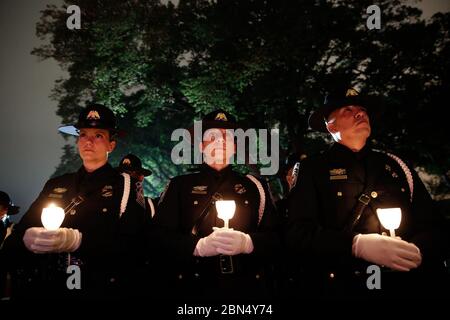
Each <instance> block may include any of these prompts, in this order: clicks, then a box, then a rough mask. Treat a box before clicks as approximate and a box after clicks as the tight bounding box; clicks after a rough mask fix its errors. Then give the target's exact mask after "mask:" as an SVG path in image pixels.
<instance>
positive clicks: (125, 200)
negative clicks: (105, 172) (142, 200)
mask: <svg viewBox="0 0 450 320" xmlns="http://www.w3.org/2000/svg"><path fill="white" fill-rule="evenodd" d="M121 174H122V176H123V180H124V183H123V196H122V201H121V202H120V214H119V217H122V214H123V213H124V212H125V210H126V209H127V204H128V198H129V197H130V180H131V179H130V175H129V174H127V173H124V172H122V173H121Z"/></svg>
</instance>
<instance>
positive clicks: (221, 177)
mask: <svg viewBox="0 0 450 320" xmlns="http://www.w3.org/2000/svg"><path fill="white" fill-rule="evenodd" d="M217 186H219V187H218V189H217ZM260 186H261V187H260V189H262V190H259V189H258V187H257V184H255V183H254V182H253V181H252V180H250V179H249V178H248V177H245V176H243V175H241V174H239V173H237V172H235V171H233V170H232V168H231V166H228V167H227V168H225V169H223V170H221V171H216V170H214V169H212V168H210V167H209V166H207V165H203V166H202V167H201V169H200V172H198V173H193V174H187V175H183V176H178V177H175V178H173V179H172V180H171V181H170V182H169V184H168V187H167V189H166V191H165V192H164V193H163V195H162V196H161V199H160V202H159V205H158V209H157V213H156V215H155V217H154V219H153V222H154V223H155V227H156V228H157V229H159V234H160V235H161V236H160V239H158V241H156V242H157V243H158V244H159V245H160V246H161V247H162V248H163V250H164V251H165V252H166V253H167V254H168V255H170V256H172V257H173V258H174V259H175V260H173V263H174V264H175V266H174V268H173V269H172V272H173V273H174V274H173V276H174V277H176V279H177V280H176V281H177V282H178V284H177V287H178V288H180V287H181V290H184V292H183V294H185V295H186V296H187V297H195V296H197V297H199V298H205V297H208V296H209V297H212V298H217V297H218V296H217V294H218V295H219V296H222V297H226V296H227V295H228V297H233V298H237V297H240V296H245V297H246V298H252V295H254V296H255V297H256V295H257V294H261V295H262V294H265V293H267V290H268V288H267V286H266V284H267V282H266V281H268V279H267V278H265V277H264V272H265V271H266V270H265V267H267V266H268V265H270V264H271V261H272V260H271V259H272V258H273V255H274V254H275V252H276V251H277V250H278V247H279V239H278V235H277V234H276V230H277V224H278V217H277V215H276V213H275V211H274V207H273V205H272V203H271V198H270V196H269V194H268V193H267V191H266V190H264V189H263V188H262V184H261V185H260ZM260 192H262V194H263V200H265V204H264V207H261V208H263V209H262V211H260V206H261V205H262V203H261V200H262V197H261V195H260ZM213 194H216V199H219V198H220V199H223V200H235V202H236V211H235V214H234V217H233V218H232V219H231V220H230V221H229V227H230V228H233V229H234V230H239V231H242V232H244V233H247V234H249V235H250V237H251V239H252V241H253V245H254V251H253V252H252V253H251V254H248V255H247V254H240V255H236V256H233V257H232V264H233V273H222V269H221V266H222V267H224V265H221V263H220V257H218V256H214V257H202V258H201V257H195V256H193V253H194V249H195V247H196V244H197V242H198V240H199V239H200V238H202V237H206V236H208V235H209V234H210V233H212V231H213V229H212V228H213V227H223V226H224V223H223V221H222V220H221V219H219V218H218V217H217V212H216V209H215V206H214V203H215V202H214V199H212V195H213ZM264 198H265V199H264ZM205 207H206V208H207V209H206V211H207V212H208V214H207V215H206V216H205V218H204V219H203V220H202V222H201V223H198V219H199V217H200V216H201V214H202V212H203V210H204V209H205ZM194 225H197V226H198V228H196V229H195V230H194V231H193V227H194ZM224 263H225V262H224ZM226 263H227V262H226ZM261 288H262V289H261ZM258 290H259V292H258ZM264 290H265V291H264ZM263 291H264V292H265V293H264V292H263ZM212 292H214V295H212V294H211V293H212ZM230 294H231V296H230ZM248 294H250V295H248Z"/></svg>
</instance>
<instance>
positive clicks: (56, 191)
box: [48, 187, 67, 199]
mask: <svg viewBox="0 0 450 320" xmlns="http://www.w3.org/2000/svg"><path fill="white" fill-rule="evenodd" d="M66 192H67V189H66V188H61V187H60V188H55V189H53V191H52V193H50V194H49V195H48V197H49V198H57V199H62V197H63V194H64V193H66Z"/></svg>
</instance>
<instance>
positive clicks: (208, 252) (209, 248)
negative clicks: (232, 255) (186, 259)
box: [194, 230, 219, 257]
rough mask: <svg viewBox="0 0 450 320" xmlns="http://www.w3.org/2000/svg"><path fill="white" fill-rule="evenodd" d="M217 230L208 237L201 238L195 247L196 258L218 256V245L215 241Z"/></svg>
mask: <svg viewBox="0 0 450 320" xmlns="http://www.w3.org/2000/svg"><path fill="white" fill-rule="evenodd" d="M216 236H217V230H214V231H213V232H212V233H211V234H209V235H208V236H207V237H204V238H201V239H200V240H199V241H198V242H197V245H196V246H195V250H194V256H200V257H212V256H217V255H218V254H219V253H218V252H217V243H216V241H215V239H216Z"/></svg>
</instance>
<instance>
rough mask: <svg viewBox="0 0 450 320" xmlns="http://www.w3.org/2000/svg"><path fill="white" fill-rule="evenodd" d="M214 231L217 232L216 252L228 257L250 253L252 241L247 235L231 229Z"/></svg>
mask: <svg viewBox="0 0 450 320" xmlns="http://www.w3.org/2000/svg"><path fill="white" fill-rule="evenodd" d="M214 229H215V232H217V236H216V238H215V243H216V246H217V252H219V253H221V254H225V255H228V256H234V255H237V254H241V253H252V251H253V241H252V238H250V236H249V235H248V234H246V233H244V232H241V231H237V230H233V229H224V228H214Z"/></svg>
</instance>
